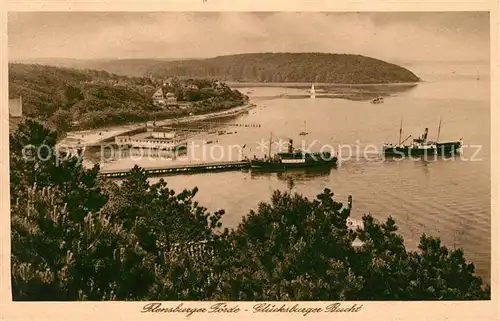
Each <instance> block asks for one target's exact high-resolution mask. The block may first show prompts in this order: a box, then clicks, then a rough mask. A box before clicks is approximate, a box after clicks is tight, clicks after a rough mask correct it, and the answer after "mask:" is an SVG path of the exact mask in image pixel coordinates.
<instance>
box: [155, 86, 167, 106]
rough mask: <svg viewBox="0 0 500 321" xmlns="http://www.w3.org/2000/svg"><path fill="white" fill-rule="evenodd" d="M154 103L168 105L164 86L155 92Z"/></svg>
mask: <svg viewBox="0 0 500 321" xmlns="http://www.w3.org/2000/svg"><path fill="white" fill-rule="evenodd" d="M153 103H154V104H155V105H166V103H167V101H166V100H165V95H164V94H163V89H162V88H158V90H157V91H156V92H155V93H154V94H153Z"/></svg>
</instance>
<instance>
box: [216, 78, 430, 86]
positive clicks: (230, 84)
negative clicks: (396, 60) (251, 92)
mask: <svg viewBox="0 0 500 321" xmlns="http://www.w3.org/2000/svg"><path fill="white" fill-rule="evenodd" d="M423 82H425V80H423V79H421V80H420V81H416V82H391V83H366V84H341V83H322V82H233V81H227V82H226V84H228V85H229V86H231V87H234V88H239V87H240V88H241V87H243V88H245V87H299V88H302V87H304V88H310V86H311V84H314V85H315V86H323V87H373V86H380V87H381V86H404V85H408V86H415V85H418V84H421V83H423Z"/></svg>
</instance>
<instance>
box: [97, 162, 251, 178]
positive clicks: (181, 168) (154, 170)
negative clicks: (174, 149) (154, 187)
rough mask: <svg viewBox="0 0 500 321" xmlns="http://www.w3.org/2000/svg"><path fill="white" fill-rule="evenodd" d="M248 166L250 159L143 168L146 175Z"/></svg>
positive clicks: (123, 172)
mask: <svg viewBox="0 0 500 321" xmlns="http://www.w3.org/2000/svg"><path fill="white" fill-rule="evenodd" d="M248 168H250V161H246V160H243V161H233V162H214V163H199V164H178V165H167V166H162V167H150V168H144V170H145V171H146V173H147V174H148V175H169V174H170V175H175V174H190V173H207V172H222V171H232V170H242V169H248ZM129 171H130V169H120V170H101V172H100V175H101V176H104V177H109V178H123V177H126V176H127V174H128V172H129Z"/></svg>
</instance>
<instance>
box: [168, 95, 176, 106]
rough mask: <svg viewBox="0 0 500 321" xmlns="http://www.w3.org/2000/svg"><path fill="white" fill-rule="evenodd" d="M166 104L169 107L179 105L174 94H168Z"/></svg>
mask: <svg viewBox="0 0 500 321" xmlns="http://www.w3.org/2000/svg"><path fill="white" fill-rule="evenodd" d="M166 103H167V106H174V105H177V97H175V94H174V93H167V96H166Z"/></svg>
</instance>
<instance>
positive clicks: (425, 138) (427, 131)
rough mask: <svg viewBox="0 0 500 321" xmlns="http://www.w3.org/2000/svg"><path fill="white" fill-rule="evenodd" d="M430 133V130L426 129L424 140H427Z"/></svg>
mask: <svg viewBox="0 0 500 321" xmlns="http://www.w3.org/2000/svg"><path fill="white" fill-rule="evenodd" d="M428 133H429V128H426V129H425V132H424V137H423V138H424V140H427V134H428Z"/></svg>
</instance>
